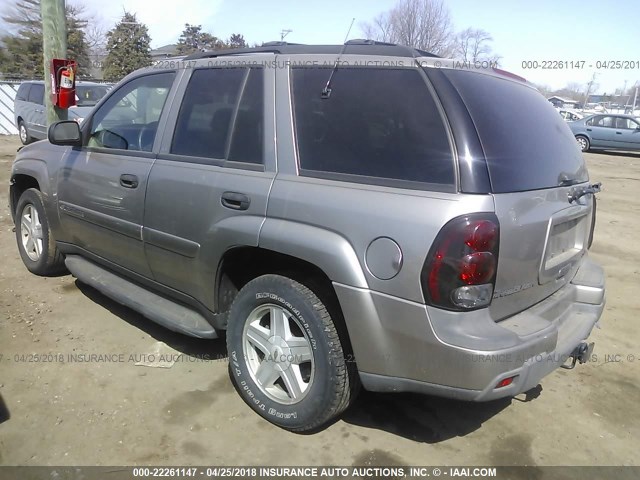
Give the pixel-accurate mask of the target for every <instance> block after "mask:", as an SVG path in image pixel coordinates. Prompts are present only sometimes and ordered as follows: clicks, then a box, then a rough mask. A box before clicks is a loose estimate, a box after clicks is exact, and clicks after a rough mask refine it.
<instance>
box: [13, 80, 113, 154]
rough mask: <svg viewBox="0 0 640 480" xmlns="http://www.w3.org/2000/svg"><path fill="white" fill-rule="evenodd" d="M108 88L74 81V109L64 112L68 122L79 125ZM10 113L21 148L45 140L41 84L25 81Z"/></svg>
mask: <svg viewBox="0 0 640 480" xmlns="http://www.w3.org/2000/svg"><path fill="white" fill-rule="evenodd" d="M109 87H110V85H106V84H100V83H92V82H77V83H76V106H74V107H71V108H69V109H68V116H69V119H70V120H75V121H76V122H78V123H79V122H82V120H84V118H85V117H86V116H87V115H88V114H89V112H90V111H91V109H92V108H93V107H94V106H95V105H96V104H97V103H98V102H99V101H100V99H101V98H102V97H103V96H104V95H105V94H106V93H107V91H108V89H109ZM13 114H14V117H15V122H16V126H17V127H18V134H19V135H20V141H21V142H22V143H23V145H27V144H29V143H31V142H33V141H34V140H42V139H43V138H47V113H46V111H45V106H44V82H41V81H35V80H34V81H28V82H23V83H21V84H20V86H19V87H18V91H17V92H16V98H15V101H14V107H13Z"/></svg>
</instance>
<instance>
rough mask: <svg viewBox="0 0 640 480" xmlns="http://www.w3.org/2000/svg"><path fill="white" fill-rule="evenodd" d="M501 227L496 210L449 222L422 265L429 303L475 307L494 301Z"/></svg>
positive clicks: (424, 287) (422, 279)
mask: <svg viewBox="0 0 640 480" xmlns="http://www.w3.org/2000/svg"><path fill="white" fill-rule="evenodd" d="M499 243H500V227H499V223H498V218H497V217H496V216H495V214H493V213H481V214H469V215H463V216H461V217H457V218H454V219H453V220H451V221H450V222H448V223H447V224H446V225H445V226H444V227H442V230H440V233H438V236H437V237H436V240H435V242H434V243H433V246H432V247H431V250H430V251H429V255H428V256H427V259H426V260H425V263H424V266H423V268H422V274H421V282H422V290H423V292H424V296H425V299H426V300H427V303H428V304H430V305H433V306H434V307H438V308H444V309H447V310H458V311H460V310H474V309H477V308H483V307H486V306H488V305H489V304H490V303H491V298H492V297H493V289H494V287H495V282H496V270H497V268H498V247H499Z"/></svg>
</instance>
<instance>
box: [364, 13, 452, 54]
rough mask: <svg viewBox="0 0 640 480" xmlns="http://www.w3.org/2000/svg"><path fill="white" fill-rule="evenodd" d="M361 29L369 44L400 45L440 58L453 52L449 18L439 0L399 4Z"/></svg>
mask: <svg viewBox="0 0 640 480" xmlns="http://www.w3.org/2000/svg"><path fill="white" fill-rule="evenodd" d="M361 28H362V30H363V32H364V33H365V35H366V36H367V37H369V38H371V39H373V40H378V41H382V42H391V43H400V44H403V45H408V46H411V47H415V48H419V49H421V50H426V51H428V52H431V53H434V54H436V55H441V56H444V57H448V56H450V55H451V53H452V51H453V46H454V45H453V41H452V40H453V36H454V35H453V31H452V27H451V17H450V15H449V9H448V8H447V7H446V6H445V5H444V2H443V1H442V0H399V2H398V3H397V4H396V5H395V7H393V8H392V9H391V10H389V11H388V12H385V13H382V14H381V15H378V16H377V17H376V18H375V19H374V20H373V21H372V22H371V23H365V24H363V25H362V27H361Z"/></svg>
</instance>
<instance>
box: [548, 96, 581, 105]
mask: <svg viewBox="0 0 640 480" xmlns="http://www.w3.org/2000/svg"><path fill="white" fill-rule="evenodd" d="M553 98H555V99H556V100H560V101H561V102H562V103H580V102H579V101H578V100H573V99H571V98H564V97H559V96H557V95H554V96H552V97H549V98H547V100H551V99H553Z"/></svg>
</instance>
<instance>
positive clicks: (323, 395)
mask: <svg viewBox="0 0 640 480" xmlns="http://www.w3.org/2000/svg"><path fill="white" fill-rule="evenodd" d="M227 349H228V352H229V374H230V376H231V379H232V381H233V383H234V385H235V387H236V390H237V391H238V393H239V394H240V396H241V397H242V399H243V400H244V401H245V402H246V403H247V404H248V405H249V406H250V407H251V408H252V409H253V410H255V411H256V412H257V413H258V414H259V415H260V416H262V417H263V418H264V419H266V420H268V421H269V422H271V423H273V424H275V425H278V426H279V427H282V428H285V429H287V430H291V431H293V432H305V431H310V430H316V429H318V428H320V427H322V426H324V425H326V424H327V423H329V422H330V421H331V420H332V419H334V418H335V417H337V416H338V415H340V414H341V413H342V412H343V411H344V410H345V409H346V408H347V407H348V406H349V404H350V403H351V401H352V400H353V398H354V397H355V393H356V392H357V388H355V387H356V385H358V376H357V371H356V368H355V364H354V363H353V362H349V361H348V359H346V358H345V349H344V348H343V343H342V342H341V340H340V337H339V335H338V332H337V330H336V326H335V325H334V322H333V320H332V318H331V315H330V314H329V311H328V310H327V308H326V307H325V305H324V303H323V302H322V301H321V300H320V299H319V298H318V296H317V295H316V294H315V293H314V292H313V291H311V290H310V289H309V288H307V287H306V286H304V285H302V284H301V283H298V282H296V281H295V280H292V279H290V278H287V277H283V276H280V275H263V276H261V277H258V278H256V279H254V280H252V281H250V282H249V283H247V284H246V285H245V286H244V287H243V288H242V289H241V290H240V292H239V293H238V295H237V296H236V298H235V300H234V302H233V305H232V306H231V310H230V312H229V323H228V325H227Z"/></svg>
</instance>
